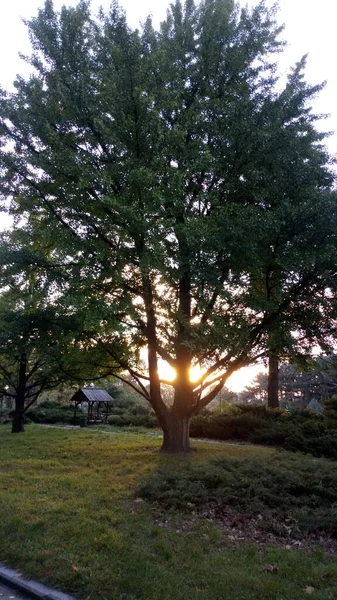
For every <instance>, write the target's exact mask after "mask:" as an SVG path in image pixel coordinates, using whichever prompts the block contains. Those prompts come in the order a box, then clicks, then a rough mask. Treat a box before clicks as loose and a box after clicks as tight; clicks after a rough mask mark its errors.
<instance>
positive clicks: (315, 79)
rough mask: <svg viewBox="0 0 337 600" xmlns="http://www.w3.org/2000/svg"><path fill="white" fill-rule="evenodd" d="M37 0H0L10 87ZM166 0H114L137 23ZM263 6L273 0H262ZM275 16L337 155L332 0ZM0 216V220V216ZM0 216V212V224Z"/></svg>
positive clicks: (283, 8)
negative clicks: (315, 88) (314, 91)
mask: <svg viewBox="0 0 337 600" xmlns="http://www.w3.org/2000/svg"><path fill="white" fill-rule="evenodd" d="M42 4H43V0H0V84H1V86H2V87H3V88H5V89H10V88H11V86H12V82H13V80H14V79H15V76H16V74H18V73H19V74H21V75H25V74H27V69H28V67H27V66H26V65H25V64H24V63H23V62H22V61H21V60H20V59H19V56H18V53H19V52H22V53H23V54H25V53H29V40H28V35H27V31H26V26H25V25H24V24H23V23H22V19H23V18H24V19H29V18H30V17H32V16H34V15H36V13H37V10H38V8H39V7H40V6H42ZM63 4H66V5H75V4H77V0H54V6H55V8H57V9H59V8H60V7H61V6H62V5H63ZM109 4H110V0H92V8H93V11H96V10H97V9H98V7H99V6H100V5H102V6H103V8H105V9H107V8H108V7H109ZM168 4H169V2H167V1H166V0H120V5H121V6H122V7H123V8H125V10H126V13H127V15H128V21H129V23H130V25H131V26H132V27H137V26H138V25H139V23H140V22H141V21H143V20H144V19H145V18H146V16H147V15H148V14H152V16H153V20H154V23H155V25H157V24H158V23H159V22H160V21H161V20H163V18H165V14H166V8H167V6H168ZM240 4H242V5H245V4H248V5H249V6H253V5H254V4H256V2H255V0H240ZM266 4H267V5H268V6H272V5H273V4H274V2H273V0H266ZM278 21H279V23H280V24H285V30H284V32H283V38H284V39H285V40H286V41H287V42H288V47H287V49H286V50H285V52H284V53H283V55H282V56H281V57H280V60H279V62H280V73H281V74H283V75H284V74H285V73H286V72H287V71H288V69H289V68H290V67H291V66H293V65H294V64H295V63H296V62H297V61H298V60H300V58H301V57H302V56H303V55H304V54H307V53H308V62H307V68H306V79H307V81H308V82H309V83H312V84H317V83H321V82H323V81H326V82H327V83H326V87H325V89H324V90H322V91H321V92H320V94H319V97H317V98H316V99H315V101H314V103H313V109H314V111H315V112H316V113H318V114H327V115H329V116H328V117H327V118H326V119H325V120H322V121H321V122H319V124H318V128H319V129H321V130H322V131H326V132H327V131H330V132H331V135H330V137H329V138H328V139H327V140H326V145H327V147H328V149H329V151H330V153H331V154H336V155H337V102H336V100H337V68H336V56H337V36H336V33H335V29H336V22H337V0H320V2H319V3H317V2H310V0H279V13H278ZM1 219H3V221H2V222H1ZM4 219H5V217H4V216H3V215H1V213H0V230H1V228H3V227H4V225H5V221H4ZM256 372H257V367H251V368H249V369H248V370H242V371H241V372H239V373H237V374H234V376H233V378H232V382H229V386H230V387H231V388H232V389H233V390H234V391H240V389H241V388H242V386H243V384H244V383H247V382H248V380H249V379H251V378H252V377H254V376H255V374H256Z"/></svg>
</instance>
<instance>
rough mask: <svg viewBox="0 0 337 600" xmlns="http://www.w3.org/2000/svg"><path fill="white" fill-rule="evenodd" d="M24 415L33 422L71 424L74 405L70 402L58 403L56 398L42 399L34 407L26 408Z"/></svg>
mask: <svg viewBox="0 0 337 600" xmlns="http://www.w3.org/2000/svg"><path fill="white" fill-rule="evenodd" d="M25 416H26V417H27V418H29V419H30V420H31V421H33V423H50V424H53V423H67V424H73V422H74V407H73V406H72V405H71V404H60V403H59V402H57V401H56V400H51V401H49V400H44V401H43V402H40V403H39V404H38V405H37V406H35V407H34V408H31V409H29V410H27V412H26V415H25Z"/></svg>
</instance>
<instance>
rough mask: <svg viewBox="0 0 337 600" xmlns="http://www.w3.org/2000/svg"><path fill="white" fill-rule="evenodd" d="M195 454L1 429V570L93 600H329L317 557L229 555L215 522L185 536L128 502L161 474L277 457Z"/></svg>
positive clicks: (122, 438) (85, 434)
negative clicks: (4, 566)
mask: <svg viewBox="0 0 337 600" xmlns="http://www.w3.org/2000/svg"><path fill="white" fill-rule="evenodd" d="M193 444H194V446H195V447H197V448H198V451H197V452H194V453H191V455H190V456H188V457H183V458H182V457H175V456H163V455H161V454H160V453H159V452H158V449H159V446H160V440H159V439H157V438H155V437H153V436H152V437H151V436H146V435H144V434H142V433H137V434H135V435H133V434H131V433H112V434H107V433H102V432H99V431H95V430H66V429H50V428H42V427H41V428H39V427H37V426H29V427H27V432H26V433H25V434H23V435H12V434H10V430H9V427H8V426H1V427H0V452H1V454H0V456H1V462H0V477H1V479H0V481H1V484H0V560H1V561H3V562H5V563H6V564H7V565H8V566H10V567H14V568H17V569H19V570H20V572H22V573H24V574H25V575H27V576H29V577H33V578H36V579H39V580H41V581H43V582H46V583H48V584H49V585H52V586H55V587H59V588H61V589H63V590H64V591H68V592H70V593H72V594H74V595H76V596H78V597H81V598H86V599H87V598H90V600H99V599H101V600H102V599H103V600H104V599H107V600H195V599H199V598H200V599H202V600H255V599H256V600H300V599H305V598H307V597H308V595H309V594H310V592H312V595H313V598H315V599H317V600H331V599H336V598H337V564H336V562H335V560H334V559H333V558H332V557H331V556H328V555H327V554H325V553H324V552H322V551H321V550H319V549H316V550H313V551H312V552H306V551H300V550H299V551H292V550H287V549H286V548H261V547H257V546H256V547H254V545H252V544H247V543H244V544H239V545H228V542H227V541H226V539H225V538H224V535H223V532H222V531H221V529H219V527H218V526H217V524H216V523H215V522H210V521H207V520H205V519H200V518H195V519H193V520H192V521H191V524H190V526H189V527H188V528H186V529H184V528H183V527H182V525H183V524H184V522H185V521H186V516H185V515H184V513H182V512H181V511H177V510H176V509H173V508H170V507H169V508H167V509H165V511H164V512H163V510H164V509H162V513H161V518H160V519H158V518H157V515H156V511H154V510H153V508H152V505H151V504H149V503H147V502H139V499H138V501H136V502H135V499H136V500H137V494H138V493H139V490H140V489H141V487H142V486H143V485H144V486H148V488H149V487H151V484H150V483H149V482H151V481H152V478H153V477H157V478H158V477H159V480H160V477H161V474H165V473H167V472H168V470H170V471H174V472H176V473H177V474H178V475H177V479H179V473H181V472H182V470H183V471H184V470H185V467H184V465H188V470H189V472H193V473H194V472H199V473H202V472H204V473H206V472H207V470H208V469H213V468H214V461H215V464H218V466H219V461H220V463H221V462H222V461H231V460H233V461H234V463H235V461H236V464H237V461H239V463H240V461H242V460H246V461H251V460H253V461H259V460H261V461H265V460H266V459H268V457H270V458H271V459H273V460H276V457H277V456H278V455H277V453H276V452H275V451H274V450H265V449H261V448H257V447H255V448H252V447H245V446H234V445H226V444H207V443H197V442H194V443H193ZM285 456H287V455H286V454H285ZM296 458H298V460H301V457H296ZM285 460H286V459H285ZM289 460H290V459H289ZM305 460H307V461H309V462H310V460H311V459H309V458H307V459H305ZM312 461H315V462H313V463H310V464H311V468H313V465H316V466H317V465H318V468H320V465H323V463H324V465H325V468H327V469H330V468H331V470H333V469H334V470H336V463H332V462H328V461H321V462H320V463H319V464H318V463H317V459H316V460H315V459H312ZM294 466H295V464H294V463H293V462H290V463H289V470H293V469H294ZM157 482H158V480H157ZM281 494H282V490H281V489H280V495H281ZM312 588H313V589H312Z"/></svg>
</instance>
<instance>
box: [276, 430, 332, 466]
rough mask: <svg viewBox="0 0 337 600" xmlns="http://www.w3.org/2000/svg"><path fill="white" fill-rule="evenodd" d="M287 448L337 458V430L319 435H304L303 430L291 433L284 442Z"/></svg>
mask: <svg viewBox="0 0 337 600" xmlns="http://www.w3.org/2000/svg"><path fill="white" fill-rule="evenodd" d="M284 448H285V449H286V450H291V451H292V452H298V451H300V452H305V453H307V454H312V455H313V456H317V457H320V456H325V457H326V458H332V459H334V460H337V432H336V433H333V434H330V435H322V436H319V437H311V438H306V437H304V435H303V433H302V432H301V431H299V432H296V433H294V434H293V435H290V436H289V437H288V438H287V439H286V440H285V443H284Z"/></svg>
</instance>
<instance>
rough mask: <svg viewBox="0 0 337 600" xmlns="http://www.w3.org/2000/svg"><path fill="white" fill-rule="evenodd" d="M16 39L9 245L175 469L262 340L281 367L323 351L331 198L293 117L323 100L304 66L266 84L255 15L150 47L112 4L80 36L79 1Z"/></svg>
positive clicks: (204, 20) (85, 13)
mask: <svg viewBox="0 0 337 600" xmlns="http://www.w3.org/2000/svg"><path fill="white" fill-rule="evenodd" d="M27 25H28V28H29V33H30V38H31V43H32V48H33V52H32V55H31V56H30V57H28V58H26V60H27V61H28V62H29V63H30V64H31V66H32V67H33V74H32V75H31V76H30V77H29V78H28V79H26V80H25V79H23V78H21V77H18V79H17V80H16V83H15V86H16V90H15V92H14V93H8V92H5V91H2V92H1V96H0V113H1V119H0V133H1V137H2V156H1V186H2V197H3V198H4V200H6V201H7V200H8V198H11V208H10V211H11V212H12V214H13V215H14V216H15V218H16V219H17V220H18V221H20V220H21V231H18V232H17V236H18V238H17V239H19V238H20V235H21V236H22V238H24V239H25V240H27V239H29V240H30V242H29V244H30V246H29V247H30V248H31V249H32V248H33V253H34V252H35V254H36V261H39V264H40V265H41V266H42V265H43V268H44V269H45V271H46V273H47V274H48V278H51V279H53V280H54V283H55V286H56V287H58V289H59V293H62V294H63V295H64V297H65V298H67V302H68V305H69V306H72V307H78V306H80V307H82V308H83V306H84V305H85V306H86V307H87V310H88V311H89V312H90V315H91V316H92V319H93V322H94V321H95V320H96V321H95V322H96V323H97V324H102V323H108V325H109V331H110V332H111V331H113V332H114V333H113V336H112V338H110V341H111V343H110V342H109V340H108V339H106V338H104V335H103V336H102V338H101V339H102V340H103V341H104V342H105V348H106V349H107V351H108V352H109V355H110V356H111V357H113V359H114V361H115V362H116V364H119V365H120V368H122V369H126V370H127V369H128V370H129V372H130V373H131V375H132V377H133V381H134V386H135V387H136V388H137V389H138V390H139V392H140V393H142V395H143V396H144V397H146V398H147V399H148V400H149V402H150V403H151V405H152V406H153V408H154V410H155V411H156V414H157V417H158V420H159V422H160V424H161V426H162V428H163V430H164V444H163V447H164V449H167V450H186V449H188V422H189V419H190V417H191V416H192V415H193V414H195V413H197V412H198V411H199V410H201V409H202V408H203V407H204V406H206V405H207V404H208V403H209V402H210V401H211V400H212V399H213V398H214V397H215V396H216V394H217V393H218V392H219V390H220V389H221V388H222V386H223V385H224V383H225V381H226V380H227V378H228V377H229V375H230V374H231V373H232V372H233V371H235V370H236V369H238V368H240V367H241V366H244V365H246V364H249V363H250V362H252V361H254V360H256V359H257V358H258V357H261V356H264V355H265V354H266V353H267V352H268V349H270V340H271V339H273V340H274V342H273V346H275V347H276V346H277V348H274V349H277V351H278V352H281V351H282V352H283V353H287V352H290V351H292V352H294V351H295V350H296V351H301V349H302V348H303V343H304V341H305V342H306V344H307V345H308V347H310V345H312V343H313V342H314V341H315V342H316V341H317V340H318V341H320V342H323V341H324V336H323V335H322V332H324V328H325V327H327V326H328V324H329V319H330V317H331V311H332V310H333V302H332V300H333V286H334V282H335V264H336V243H335V242H336V240H335V232H336V198H335V194H334V192H333V189H332V188H333V175H332V171H331V169H330V166H329V162H330V159H329V156H328V154H327V152H326V150H325V148H324V146H323V145H322V140H323V138H324V136H323V135H322V134H320V133H318V132H317V130H316V127H315V121H316V120H317V117H316V116H315V115H313V114H312V111H311V108H310V101H311V99H312V98H313V96H314V95H315V94H316V93H318V92H319V90H320V88H321V86H319V85H318V86H310V85H308V84H307V83H306V82H305V80H304V77H303V70H304V67H305V59H302V60H301V61H300V62H299V63H298V64H297V65H296V66H295V68H293V69H292V70H291V71H290V73H289V76H288V79H287V82H286V84H285V85H283V86H282V85H281V82H280V81H278V78H277V74H276V72H277V69H276V63H275V60H276V57H275V55H276V54H277V53H278V52H279V51H281V50H282V47H283V42H282V41H280V38H279V36H280V33H281V28H280V27H279V26H278V24H277V22H276V19H275V13H274V11H273V10H271V11H270V10H268V9H267V8H266V7H265V5H264V3H263V2H262V3H259V4H258V5H257V6H256V7H255V8H253V9H252V10H251V11H249V9H248V8H244V9H239V7H238V6H237V5H235V4H234V2H232V0H203V1H201V2H200V3H198V4H197V5H195V4H194V3H193V1H192V0H186V2H185V4H184V5H182V4H181V2H180V1H177V2H176V3H175V4H173V5H171V7H170V8H169V10H168V14H167V19H166V20H165V21H164V22H163V23H162V24H161V26H160V28H159V30H158V31H156V30H155V29H154V28H153V26H152V23H151V19H150V18H148V19H147V20H146V22H145V23H144V25H143V26H142V28H141V29H140V30H131V29H130V28H129V26H128V25H127V21H126V17H125V14H124V13H123V12H122V11H121V10H120V8H119V7H118V5H117V4H113V5H112V7H111V9H110V11H108V12H107V13H104V12H103V10H101V12H100V14H99V16H98V17H97V18H93V17H92V16H91V14H90V11H89V4H88V2H86V1H83V0H82V1H80V2H79V3H78V5H77V7H75V8H65V7H64V8H63V9H62V10H61V12H60V13H57V12H56V11H55V10H54V8H53V4H52V2H51V0H46V2H45V6H44V8H42V9H40V10H39V12H38V15H37V17H36V18H34V19H32V20H31V21H30V22H29V23H27ZM25 243H26V242H25ZM34 249H35V250H34ZM326 290H328V292H327V291H326ZM295 330H296V331H297V332H299V333H298V334H296V335H294V331H295ZM275 340H277V343H276V342H275ZM99 342H100V333H97V335H96V340H95V343H96V344H97V343H99ZM109 344H110V345H109ZM141 348H146V353H147V365H146V367H144V365H142V363H141V360H140V358H141V357H140V355H139V350H140V349H141ZM161 361H165V362H166V363H168V364H169V365H170V366H171V367H173V369H174V370H175V372H176V377H175V379H174V381H173V382H172V384H171V385H172V386H173V388H174V403H173V406H172V407H171V408H170V407H168V406H167V405H166V404H165V402H164V401H163V398H162V395H161V384H162V383H167V382H165V381H164V380H163V378H161V375H160V364H161ZM195 366H199V367H200V376H199V378H198V379H197V380H195V381H193V382H192V381H191V377H190V371H191V368H192V367H195Z"/></svg>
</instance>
